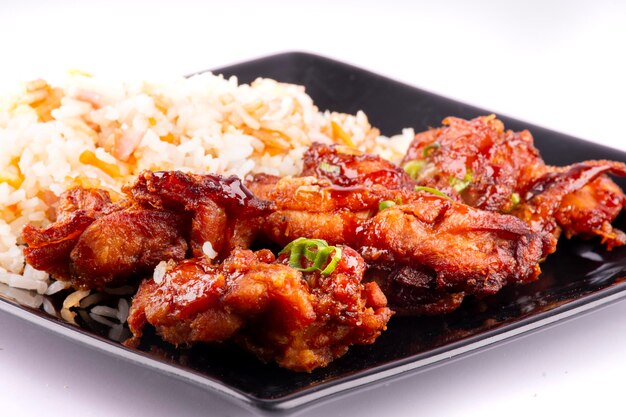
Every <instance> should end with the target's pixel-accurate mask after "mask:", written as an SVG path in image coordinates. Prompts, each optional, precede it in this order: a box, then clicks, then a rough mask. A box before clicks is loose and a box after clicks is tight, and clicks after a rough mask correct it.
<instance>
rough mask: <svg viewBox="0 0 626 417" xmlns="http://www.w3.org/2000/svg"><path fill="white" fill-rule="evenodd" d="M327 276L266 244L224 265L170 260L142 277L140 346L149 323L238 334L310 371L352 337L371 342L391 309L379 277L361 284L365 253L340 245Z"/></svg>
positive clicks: (178, 337)
mask: <svg viewBox="0 0 626 417" xmlns="http://www.w3.org/2000/svg"><path fill="white" fill-rule="evenodd" d="M341 250H342V257H341V260H340V261H339V263H338V264H337V267H336V268H335V270H334V271H333V272H332V273H331V274H330V275H328V276H325V275H323V274H321V273H319V272H309V273H302V272H300V271H297V270H296V269H294V268H292V267H290V266H288V265H287V257H286V255H283V256H281V257H280V258H279V259H277V260H275V258H274V255H273V254H272V253H271V252H270V251H268V250H261V251H258V252H256V253H254V252H252V251H250V250H239V249H237V250H234V251H233V252H232V253H231V254H230V256H229V257H227V258H226V259H224V261H223V263H222V264H220V265H216V264H211V263H210V262H209V261H208V259H207V258H206V257H203V258H193V259H189V260H185V261H183V262H180V263H178V264H175V265H174V264H170V265H169V266H168V267H167V270H166V272H165V274H164V276H163V277H162V278H161V279H159V280H158V281H159V282H156V281H155V280H154V279H150V280H146V281H144V282H143V283H142V284H141V286H140V288H139V291H138V292H137V295H136V296H135V298H134V300H133V304H132V307H131V311H130V316H129V318H128V324H129V327H130V329H131V331H132V332H133V335H134V337H133V339H131V340H130V341H129V342H127V344H129V345H137V344H138V343H139V342H140V338H141V336H142V334H143V328H144V326H145V325H146V324H150V325H152V326H154V327H155V329H156V331H157V333H158V334H159V335H160V336H161V337H162V338H163V339H164V340H165V341H167V342H170V343H172V344H174V345H188V344H192V343H195V342H221V341H225V340H228V339H232V340H235V341H236V342H237V343H238V344H240V345H241V346H243V347H244V348H245V349H247V350H249V351H251V352H253V353H254V354H255V355H257V356H258V357H259V358H260V359H262V360H263V361H276V362H277V363H278V364H279V365H280V366H281V367H284V368H287V369H291V370H295V371H306V372H310V371H312V370H313V369H316V368H319V367H323V366H326V365H328V363H330V362H331V361H332V360H333V359H335V358H338V357H340V356H342V355H343V354H345V353H346V351H347V350H348V348H349V347H350V346H351V345H354V344H370V343H373V342H374V340H375V339H376V338H377V337H378V336H379V335H380V333H381V332H382V331H383V330H384V329H385V328H386V324H387V322H388V320H389V318H390V317H391V315H392V312H391V310H389V308H387V307H386V299H385V296H384V295H383V294H382V292H381V291H380V289H379V288H378V286H377V285H376V284H375V283H367V284H362V283H361V279H362V277H363V273H364V271H365V263H364V262H363V259H362V258H361V257H360V256H359V255H358V254H357V253H356V252H355V251H354V250H352V249H350V248H348V247H345V246H343V247H341Z"/></svg>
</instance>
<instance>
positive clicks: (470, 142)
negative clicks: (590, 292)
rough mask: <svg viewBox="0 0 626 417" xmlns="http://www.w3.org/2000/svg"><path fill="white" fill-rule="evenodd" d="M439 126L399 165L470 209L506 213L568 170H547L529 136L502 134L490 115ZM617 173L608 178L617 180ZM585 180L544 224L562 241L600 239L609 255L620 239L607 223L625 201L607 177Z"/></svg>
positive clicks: (418, 137)
mask: <svg viewBox="0 0 626 417" xmlns="http://www.w3.org/2000/svg"><path fill="white" fill-rule="evenodd" d="M443 124H444V126H443V127H440V128H435V129H430V130H428V131H426V132H422V133H418V134H417V135H416V136H415V139H414V141H413V142H412V143H411V145H410V147H409V150H408V152H407V155H406V156H405V158H404V160H403V163H404V164H407V163H413V165H414V166H419V167H420V168H421V169H420V170H419V172H418V173H417V175H416V179H417V181H418V182H419V183H420V185H423V186H428V187H433V188H437V189H439V190H441V191H443V192H445V193H446V194H447V195H449V196H450V197H451V198H453V199H455V200H459V201H463V202H465V203H466V204H468V205H470V206H473V207H478V208H481V209H484V210H490V211H499V212H505V213H508V212H510V211H512V210H513V209H515V206H516V205H517V204H518V203H519V202H520V201H521V202H524V200H525V197H526V196H527V194H528V191H529V190H530V187H532V186H533V184H535V183H537V182H538V181H541V180H540V178H541V177H543V176H548V177H547V178H549V177H550V175H551V174H552V173H562V172H564V171H568V170H569V167H553V166H549V165H546V164H545V163H544V161H543V160H542V159H541V156H540V155H539V152H538V151H537V149H536V148H535V147H534V145H533V138H532V135H531V134H530V132H528V131H527V130H524V131H521V132H513V131H511V130H505V129H504V125H503V124H502V122H501V121H500V120H498V119H496V118H495V116H494V115H490V116H482V117H478V118H476V119H473V120H469V121H468V120H463V119H458V118H455V117H448V118H446V119H444V121H443ZM600 162H601V161H588V163H589V164H597V163H600ZM416 164H417V165H416ZM620 171H621V170H615V169H614V170H612V173H614V174H617V175H622V174H621V173H620ZM590 178H592V179H591V180H590V182H589V183H582V182H580V181H577V182H576V184H578V185H579V186H578V188H572V187H569V190H570V191H569V192H568V193H560V198H561V200H560V204H559V205H558V207H557V208H555V209H554V210H551V214H550V216H551V218H550V219H545V222H548V223H549V222H552V220H553V218H554V219H556V223H557V224H558V225H559V226H561V227H564V228H565V230H566V233H565V234H566V236H567V237H571V236H574V235H582V236H583V237H591V236H594V235H599V236H601V237H602V239H603V242H604V243H606V245H607V248H608V249H611V248H612V247H614V246H619V245H622V244H624V243H625V242H626V239H625V238H624V234H623V233H622V232H621V231H619V230H615V229H613V228H612V226H611V222H612V221H613V220H614V219H615V217H616V216H617V215H618V214H619V212H620V211H621V209H622V207H623V206H624V204H625V202H626V197H625V196H624V194H623V193H622V191H621V190H620V188H619V187H618V186H617V185H616V184H615V183H614V182H613V181H611V180H610V179H609V178H608V177H606V176H601V177H600V178H597V179H595V176H594V177H590ZM551 198H554V194H553V196H552V197H551Z"/></svg>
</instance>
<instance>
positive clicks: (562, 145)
mask: <svg viewBox="0 0 626 417" xmlns="http://www.w3.org/2000/svg"><path fill="white" fill-rule="evenodd" d="M215 72H218V73H223V74H225V75H237V76H238V77H239V80H240V81H241V82H250V81H253V80H254V79H255V78H256V77H259V76H262V77H270V78H275V79H277V80H280V81H285V82H291V83H297V84H303V85H305V86H306V89H307V92H308V93H309V94H310V95H311V96H312V97H313V99H314V101H315V103H316V104H317V105H318V106H319V107H320V109H321V110H326V109H329V110H335V111H339V112H346V113H355V112H356V111H357V110H364V111H365V112H366V114H367V115H368V116H369V118H370V121H371V123H372V124H373V125H374V126H377V127H379V128H380V129H381V131H382V133H383V134H385V135H391V134H394V133H397V132H399V131H400V130H401V129H402V128H403V127H413V128H415V130H416V131H421V130H425V129H426V128H428V127H429V126H435V125H439V124H440V122H441V120H442V119H443V118H444V117H445V116H448V115H454V116H458V117H463V118H472V117H475V116H478V115H481V114H487V113H489V112H488V111H485V110H481V109H477V108H474V107H471V106H467V105H464V104H462V103H458V102H455V101H452V100H448V99H445V98H442V97H439V96H436V95H433V94H430V93H428V92H425V91H422V90H419V89H416V88H413V87H409V86H407V85H404V84H400V83H398V82H395V81H392V80H389V79H386V78H383V77H380V76H378V75H375V74H372V73H369V72H367V71H364V70H361V69H358V68H355V67H352V66H349V65H346V64H342V63H339V62H336V61H331V60H328V59H325V58H321V57H318V56H314V55H309V54H302V53H287V54H281V55H276V56H271V57H267V58H262V59H258V60H255V61H250V62H246V63H242V64H238V65H234V66H230V67H227V68H223V69H221V70H216V71H215ZM501 119H502V120H503V122H504V123H505V124H506V126H507V127H509V128H511V129H513V130H522V129H525V128H527V129H529V130H530V131H531V132H532V133H533V135H534V137H535V143H536V145H537V147H538V148H539V149H540V150H541V152H542V155H543V156H544V159H545V160H546V162H547V163H550V164H555V165H566V164H568V163H572V162H574V161H577V160H584V159H614V160H626V154H624V153H621V152H619V151H616V150H613V149H609V148H604V147H601V146H598V145H593V144H590V143H587V142H583V141H580V140H578V139H575V138H572V137H568V136H565V135H562V134H559V133H555V132H552V131H548V130H545V129H541V128H536V127H533V126H530V125H527V124H524V123H521V122H519V121H515V120H512V119H509V118H506V117H501ZM565 149H566V150H567V151H566V152H564V150H565ZM617 182H618V184H620V185H621V186H622V187H624V186H625V185H626V184H625V181H624V180H623V179H622V180H621V182H620V180H617ZM619 225H621V227H622V228H624V226H625V225H626V216H624V215H622V216H621V217H620V218H618V226H619ZM542 269H543V274H542V276H541V278H540V279H539V281H537V282H535V283H532V284H530V285H525V286H508V287H505V288H504V289H503V290H502V291H501V292H500V293H498V294H497V295H496V296H494V297H491V298H488V299H483V300H467V301H466V302H465V303H464V304H463V306H462V307H461V308H460V309H459V310H457V311H455V312H454V313H453V314H450V315H447V316H442V317H426V318H407V317H394V318H393V319H392V321H391V322H390V324H389V330H388V331H387V332H385V333H384V334H383V335H382V336H381V337H380V338H379V339H378V340H377V341H376V343H375V344H374V345H372V346H355V347H353V348H352V349H351V350H350V352H349V353H348V354H347V355H345V356H344V357H342V358H340V359H339V360H336V361H335V362H333V363H332V364H331V365H330V366H329V367H327V368H325V369H318V370H316V371H314V372H313V373H311V374H299V373H293V372H290V371H286V370H283V369H280V368H278V367H277V366H275V365H263V364H261V363H260V362H258V360H257V359H256V358H254V357H252V356H251V355H250V354H248V353H246V352H244V351H242V350H239V349H238V348H237V347H234V346H231V345H219V346H208V345H204V346H195V347H193V348H190V349H173V348H172V347H171V346H169V345H167V344H165V343H163V342H162V341H160V340H159V339H158V338H156V337H154V335H147V337H144V341H143V343H142V346H141V347H140V351H134V350H131V349H127V348H125V347H124V346H122V345H121V344H119V343H118V342H116V341H115V340H120V339H123V338H124V333H123V332H124V331H125V329H123V328H121V326H119V325H117V327H116V326H115V325H110V326H109V325H107V323H101V322H94V321H93V320H90V316H89V315H88V314H83V315H82V318H79V320H78V321H79V323H81V327H75V326H71V325H69V324H67V323H65V322H64V321H63V320H61V319H59V318H56V317H54V316H50V315H49V314H47V313H46V312H44V311H43V307H44V306H46V310H47V311H49V312H50V311H51V308H50V307H55V305H56V304H58V300H50V299H46V298H45V297H43V296H41V295H36V294H32V293H29V292H27V291H23V290H16V289H13V288H9V287H7V286H5V285H3V284H0V308H1V309H3V310H5V311H8V312H9V313H11V314H14V315H17V316H19V317H22V318H24V319H27V320H30V321H32V322H35V323H38V324H40V325H42V326H45V327H46V328H48V329H50V330H52V331H55V332H57V333H59V334H63V335H65V336H68V337H71V338H73V339H75V340H77V341H81V342H83V343H86V344H89V345H91V346H94V347H97V348H100V349H102V350H105V351H107V352H109V353H111V354H113V355H116V356H117V357H120V358H125V359H128V360H131V361H134V362H136V363H139V364H141V365H143V366H146V367H148V368H152V369H155V370H157V371H160V372H165V373H167V374H170V375H173V376H176V377H179V378H181V379H183V380H186V381H190V382H193V383H196V384H198V385H200V386H203V387H206V388H207V389H210V390H213V391H217V392H220V393H223V394H227V395H229V396H231V397H233V398H235V399H236V401H241V402H242V403H246V404H248V405H253V406H256V407H260V408H266V409H289V408H294V407H297V406H301V405H304V404H307V403H310V402H312V401H315V400H320V399H324V398H327V397H328V396H330V395H331V394H336V393H339V392H342V391H345V390H347V389H351V388H355V387H359V386H362V385H364V384H367V383H372V382H374V381H377V380H381V379H384V378H389V377H393V376H397V375H399V374H401V373H404V372H407V371H409V370H420V369H425V368H426V367H427V366H430V365H432V364H435V363H441V362H443V361H446V360H449V359H451V358H453V357H455V356H459V355H462V354H465V353H468V352H470V351H474V350H476V349H479V348H482V347H484V346H487V345H490V344H493V343H496V342H499V341H502V340H505V339H508V338H511V337H513V336H516V335H518V334H521V333H523V332H527V331H530V330H533V329H536V328H539V327H541V326H544V325H547V324H550V323H553V322H555V321H557V320H560V319H563V318H566V317H569V316H572V315H574V314H579V313H581V312H583V311H587V310H590V309H592V308H594V307H597V306H599V305H602V304H606V303H608V302H611V301H614V300H616V299H619V298H621V297H623V296H626V248H618V249H615V250H613V251H612V252H606V251H604V250H603V248H602V247H601V246H600V245H599V244H598V243H597V242H593V241H592V242H584V241H580V240H573V241H565V240H563V241H561V242H560V244H559V249H558V251H557V253H556V254H555V255H551V256H550V257H549V258H548V261H547V262H546V263H545V264H543V266H542ZM111 302H115V300H112V301H111ZM111 339H113V340H111Z"/></svg>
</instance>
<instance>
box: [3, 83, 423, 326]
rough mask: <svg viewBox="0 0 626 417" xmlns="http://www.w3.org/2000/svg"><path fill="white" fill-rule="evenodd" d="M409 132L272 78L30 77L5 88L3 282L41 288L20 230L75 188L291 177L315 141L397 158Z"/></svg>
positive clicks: (45, 216)
mask: <svg viewBox="0 0 626 417" xmlns="http://www.w3.org/2000/svg"><path fill="white" fill-rule="evenodd" d="M346 138H347V139H346ZM412 138H413V131H412V130H411V129H405V130H404V131H403V132H402V134H400V135H397V136H394V137H392V138H385V137H382V136H380V135H379V132H378V130H376V129H374V128H372V126H371V125H370V124H369V122H368V120H367V116H366V115H365V114H364V113H363V112H358V113H357V114H356V115H346V114H338V113H331V112H320V111H319V110H318V108H317V107H316V106H315V105H314V104H313V101H312V99H311V98H310V97H309V96H308V95H307V94H306V93H305V91H304V88H303V87H301V86H297V85H290V84H283V83H278V82H276V81H273V80H270V79H258V80H256V81H255V82H253V83H252V84H250V85H245V84H243V85H238V83H237V79H236V78H234V77H232V78H230V79H225V78H223V77H222V76H215V75H212V74H208V73H207V74H202V75H197V76H194V77H191V78H180V79H173V80H168V81H165V82H131V83H122V82H108V81H106V80H103V79H99V78H96V77H92V76H89V75H85V74H78V73H74V74H69V75H68V77H67V79H66V80H64V81H62V82H60V83H59V84H58V85H55V86H50V85H49V84H47V83H46V82H45V81H42V80H38V81H36V82H32V83H29V84H24V85H22V86H20V87H19V88H17V89H16V90H15V91H14V92H12V93H10V94H7V95H3V96H0V282H4V283H6V284H8V285H10V286H16V287H20V288H26V289H33V290H37V291H38V292H39V293H40V294H41V293H44V292H45V291H46V288H47V285H48V284H49V280H48V276H47V274H45V273H42V272H39V271H35V270H33V269H32V268H31V269H25V267H24V257H23V254H22V249H23V246H21V245H20V243H21V242H20V237H19V236H20V234H21V231H22V228H23V227H24V225H25V224H27V223H32V224H34V225H36V226H41V227H44V226H46V225H47V224H49V223H50V221H51V215H52V214H53V212H54V209H55V204H56V201H57V199H58V196H59V195H60V194H61V193H62V192H63V191H65V190H67V189H68V188H71V187H73V186H76V185H95V186H99V187H103V188H106V189H110V190H112V191H117V192H119V191H120V189H121V186H122V185H123V184H125V183H127V182H131V181H132V180H133V179H134V177H135V175H137V174H138V173H139V172H140V171H142V170H146V169H149V170H172V169H180V170H185V171H193V172H198V173H206V172H211V173H218V174H225V175H231V174H234V175H238V176H240V177H244V176H245V175H247V174H250V173H259V172H265V173H269V174H276V175H283V176H284V175H293V174H297V173H298V172H299V170H300V169H301V166H302V162H301V157H302V154H303V153H304V151H305V150H306V149H307V147H308V146H309V145H310V144H311V143H312V142H314V141H319V142H324V143H343V144H348V145H350V146H355V147H357V148H359V149H361V150H363V151H366V152H372V153H379V154H380V155H381V156H383V157H385V158H387V159H389V160H392V161H399V160H400V158H401V157H402V155H403V154H404V152H405V151H406V149H407V146H408V144H409V143H410V141H411V140H412ZM53 289H54V290H55V291H56V290H59V289H62V288H61V285H60V284H59V285H57V286H56V287H54V288H53ZM62 314H64V315H67V316H69V314H68V313H67V312H62Z"/></svg>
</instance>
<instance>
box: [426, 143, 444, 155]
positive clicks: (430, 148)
mask: <svg viewBox="0 0 626 417" xmlns="http://www.w3.org/2000/svg"><path fill="white" fill-rule="evenodd" d="M440 146H441V145H440V144H439V143H438V142H433V143H431V144H430V145H428V146H427V147H425V148H424V150H423V151H422V155H424V158H426V157H427V156H428V155H430V152H431V151H434V150H435V149H439V147H440Z"/></svg>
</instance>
